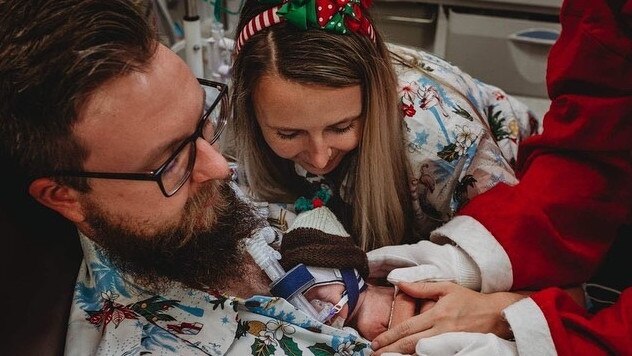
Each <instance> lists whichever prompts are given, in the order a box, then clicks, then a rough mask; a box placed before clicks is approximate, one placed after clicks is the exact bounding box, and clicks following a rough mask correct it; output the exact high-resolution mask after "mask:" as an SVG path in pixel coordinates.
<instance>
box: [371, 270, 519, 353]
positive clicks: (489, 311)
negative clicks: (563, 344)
mask: <svg viewBox="0 0 632 356" xmlns="http://www.w3.org/2000/svg"><path fill="white" fill-rule="evenodd" d="M398 286H399V288H400V290H401V291H402V292H404V293H406V294H408V295H410V296H411V297H413V298H417V299H426V300H432V301H436V303H435V304H434V305H433V306H432V307H430V308H429V309H427V310H425V311H422V313H421V314H419V315H416V316H414V317H412V318H409V319H408V320H405V321H403V322H401V323H399V324H397V325H394V326H393V327H392V328H391V329H390V330H388V331H386V332H384V333H382V334H380V335H379V336H377V337H376V338H375V339H374V340H373V343H372V345H371V346H372V348H373V349H374V350H376V351H377V352H376V355H380V354H382V353H384V352H400V353H404V354H413V353H414V352H415V346H416V345H417V341H418V340H419V339H421V338H428V337H431V336H434V335H438V334H442V333H445V332H454V331H467V332H478V333H494V334H496V335H498V336H499V337H502V338H509V337H510V336H511V331H510V330H509V325H508V324H507V322H506V321H505V320H504V319H503V318H502V315H501V312H502V310H503V309H505V308H506V307H507V306H509V305H511V304H513V303H515V302H517V301H518V300H520V299H522V298H525V297H526V296H524V295H522V294H517V293H505V292H499V293H493V294H482V293H479V292H475V291H473V290H470V289H468V288H465V287H462V286H459V285H457V284H454V283H450V282H425V283H424V282H418V283H401V284H399V285H398Z"/></svg>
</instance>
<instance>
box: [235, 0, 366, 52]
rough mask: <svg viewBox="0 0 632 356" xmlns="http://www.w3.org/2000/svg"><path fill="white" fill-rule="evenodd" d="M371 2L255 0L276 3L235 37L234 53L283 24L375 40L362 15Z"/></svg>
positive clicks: (353, 0) (362, 0)
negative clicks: (255, 36)
mask: <svg viewBox="0 0 632 356" xmlns="http://www.w3.org/2000/svg"><path fill="white" fill-rule="evenodd" d="M372 1H373V0H281V1H279V0H259V2H262V3H269V4H278V5H277V6H274V7H272V8H269V9H267V10H265V11H264V12H262V13H260V14H258V15H257V16H255V17H254V18H252V19H251V20H250V21H249V22H248V23H247V24H246V26H244V28H243V30H242V31H241V33H240V34H239V37H238V39H237V45H236V47H235V52H239V50H241V47H242V46H243V45H244V43H246V41H248V39H249V38H250V37H252V36H253V35H254V34H255V33H257V32H259V31H261V30H262V29H264V28H267V27H270V26H272V25H275V24H278V23H281V22H284V21H287V22H289V23H291V24H293V25H294V26H296V27H298V28H299V29H302V30H306V29H308V28H319V29H323V30H326V31H332V32H335V33H340V34H347V33H349V32H350V31H352V32H355V33H359V34H361V35H364V36H367V37H369V38H370V39H371V40H372V41H375V32H374V31H373V25H371V22H370V21H369V20H368V19H367V18H366V17H364V16H363V14H362V10H363V9H368V8H369V7H370V6H371V3H372Z"/></svg>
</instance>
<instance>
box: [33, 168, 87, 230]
mask: <svg viewBox="0 0 632 356" xmlns="http://www.w3.org/2000/svg"><path fill="white" fill-rule="evenodd" d="M29 194H31V196H32V197H33V198H35V200H37V201H38V202H39V203H40V204H42V205H44V206H46V207H48V208H50V209H53V210H55V211H56V212H58V213H59V214H61V215H63V216H64V217H65V218H66V219H68V220H70V221H72V222H74V223H80V222H82V221H83V220H84V218H85V216H84V214H83V209H82V207H81V204H80V202H79V200H78V198H79V192H77V191H76V190H75V189H72V188H69V187H67V186H65V185H61V184H59V183H57V182H55V181H54V180H52V179H50V178H38V179H36V180H34V181H33V182H32V183H31V185H30V186H29Z"/></svg>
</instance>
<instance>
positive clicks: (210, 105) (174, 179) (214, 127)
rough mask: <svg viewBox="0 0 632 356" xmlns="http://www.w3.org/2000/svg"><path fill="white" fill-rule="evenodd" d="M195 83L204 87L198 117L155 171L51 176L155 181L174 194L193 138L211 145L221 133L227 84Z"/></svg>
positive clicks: (186, 169)
mask: <svg viewBox="0 0 632 356" xmlns="http://www.w3.org/2000/svg"><path fill="white" fill-rule="evenodd" d="M198 82H199V83H200V85H201V86H202V89H203V90H204V112H203V114H202V118H201V119H200V122H199V123H198V125H197V127H196V129H195V132H193V134H192V135H191V136H189V137H187V138H186V139H185V140H184V141H183V142H182V143H181V144H180V146H178V148H177V149H176V150H175V151H174V153H173V154H172V155H171V156H170V157H169V158H168V159H167V160H166V161H165V163H163V164H162V165H160V167H158V168H157V169H156V170H153V171H149V172H144V173H110V172H86V171H57V172H53V173H52V174H51V176H63V177H85V178H104V179H127V180H145V181H155V182H156V183H158V186H159V187H160V190H161V191H162V193H163V194H164V195H165V196H166V197H170V196H172V195H174V194H176V193H177V192H178V190H179V189H180V188H182V186H183V185H184V183H186V182H187V180H188V179H189V177H190V176H191V172H192V171H193V166H194V165H195V153H196V151H197V150H196V147H195V141H196V140H197V138H198V137H202V138H203V139H204V140H206V141H207V142H209V143H210V144H214V143H215V142H216V141H217V140H218V139H219V137H220V135H221V134H222V131H223V130H224V127H225V126H226V121H227V118H228V86H227V85H226V84H224V83H219V82H213V81H210V80H206V79H201V78H198Z"/></svg>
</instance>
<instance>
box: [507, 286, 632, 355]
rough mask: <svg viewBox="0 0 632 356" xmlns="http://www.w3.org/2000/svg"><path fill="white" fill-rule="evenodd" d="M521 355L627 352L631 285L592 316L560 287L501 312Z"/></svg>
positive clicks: (631, 333)
mask: <svg viewBox="0 0 632 356" xmlns="http://www.w3.org/2000/svg"><path fill="white" fill-rule="evenodd" d="M503 313H504V315H505V318H506V319H507V321H508V322H509V325H510V326H511V329H512V331H513V334H514V337H515V339H516V346H517V347H518V353H519V354H520V355H527V356H528V355H538V356H541V355H555V354H558V355H595V356H598V355H626V354H629V353H630V350H632V288H628V289H626V290H625V291H624V292H623V293H622V294H621V296H620V297H619V300H618V301H617V303H616V304H614V305H613V306H610V307H608V308H604V309H602V310H601V311H600V312H598V313H597V314H594V315H591V314H588V313H587V312H586V309H585V308H583V307H581V306H579V305H578V304H577V303H575V301H574V300H573V299H571V297H570V296H569V295H568V294H566V293H565V292H564V291H562V290H561V289H559V288H548V289H545V290H542V291H540V292H537V293H534V294H532V295H531V296H530V297H529V298H526V299H523V300H521V301H519V302H517V303H514V304H512V305H510V306H509V307H508V308H506V309H505V310H504V311H503Z"/></svg>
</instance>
